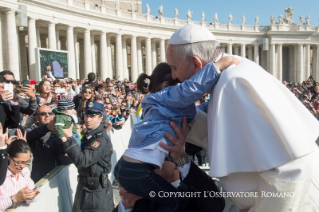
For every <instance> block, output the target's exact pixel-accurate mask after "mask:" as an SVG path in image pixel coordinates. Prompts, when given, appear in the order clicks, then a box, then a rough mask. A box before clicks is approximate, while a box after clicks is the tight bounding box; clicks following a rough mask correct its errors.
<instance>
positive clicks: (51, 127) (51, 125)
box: [47, 119, 55, 131]
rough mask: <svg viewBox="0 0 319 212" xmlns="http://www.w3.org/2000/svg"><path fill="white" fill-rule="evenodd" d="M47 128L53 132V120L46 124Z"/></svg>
mask: <svg viewBox="0 0 319 212" xmlns="http://www.w3.org/2000/svg"><path fill="white" fill-rule="evenodd" d="M47 128H48V130H50V131H55V121H54V119H52V120H51V121H50V122H49V123H48V124H47Z"/></svg>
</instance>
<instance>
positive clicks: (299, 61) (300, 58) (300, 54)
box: [297, 44, 304, 82]
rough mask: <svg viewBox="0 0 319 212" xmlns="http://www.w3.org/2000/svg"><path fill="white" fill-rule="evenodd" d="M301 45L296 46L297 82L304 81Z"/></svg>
mask: <svg viewBox="0 0 319 212" xmlns="http://www.w3.org/2000/svg"><path fill="white" fill-rule="evenodd" d="M303 54H304V52H303V44H298V78H297V80H298V82H302V81H303V80H304V70H303V68H304V58H303Z"/></svg>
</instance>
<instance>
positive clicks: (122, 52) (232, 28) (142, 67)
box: [0, 0, 319, 82]
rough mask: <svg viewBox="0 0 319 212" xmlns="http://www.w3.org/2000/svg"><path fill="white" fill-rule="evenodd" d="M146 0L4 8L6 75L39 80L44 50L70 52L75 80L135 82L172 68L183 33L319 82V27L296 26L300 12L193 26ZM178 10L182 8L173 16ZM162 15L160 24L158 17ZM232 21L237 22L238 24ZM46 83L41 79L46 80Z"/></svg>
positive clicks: (286, 76) (1, 64)
mask: <svg viewBox="0 0 319 212" xmlns="http://www.w3.org/2000/svg"><path fill="white" fill-rule="evenodd" d="M146 7H147V8H146V14H142V2H141V0H2V1H1V2H0V70H11V71H13V72H14V73H15V75H16V79H26V78H27V77H29V79H36V78H38V77H39V76H37V74H36V73H37V69H38V68H37V67H38V64H37V63H38V58H37V57H38V55H37V54H36V50H37V48H47V49H51V50H52V51H54V50H65V51H68V60H69V61H68V72H69V77H71V78H77V79H80V78H85V77H86V76H87V74H88V73H89V72H92V71H93V72H96V73H97V74H98V76H100V77H101V78H102V79H105V78H107V77H110V78H117V77H120V79H124V78H129V79H131V80H133V81H135V80H136V79H137V77H138V75H139V74H140V73H142V72H145V73H148V74H150V73H151V72H152V70H153V68H154V67H155V66H156V65H157V64H158V63H160V62H164V61H165V60H166V58H165V51H166V48H167V45H168V44H167V42H168V39H169V38H170V36H171V35H172V34H173V33H174V32H175V31H176V30H177V29H178V28H180V27H181V26H183V25H186V24H190V23H193V24H198V25H201V26H204V27H207V29H209V30H210V31H211V32H212V33H214V35H215V36H216V38H217V40H218V41H219V42H220V43H221V46H222V47H223V48H224V50H225V52H227V53H232V54H236V55H240V56H243V57H246V58H248V59H250V60H253V61H255V62H256V63H258V64H259V65H261V66H262V67H263V68H265V69H266V70H267V71H268V72H270V73H271V74H272V75H274V76H275V77H277V78H278V79H279V80H286V81H292V80H294V81H299V82H301V81H303V80H305V79H307V78H308V77H309V76H310V75H313V76H314V77H315V79H317V80H319V27H318V26H311V25H309V19H310V17H309V16H307V17H299V18H296V17H295V20H296V19H298V23H294V22H293V17H292V16H293V9H292V8H287V9H286V10H285V17H283V16H281V15H280V16H278V17H277V18H275V17H274V16H272V17H270V23H269V24H270V25H269V26H259V25H258V21H259V20H258V17H256V19H255V25H253V26H249V25H245V21H246V19H245V17H244V16H243V17H242V19H243V22H242V24H241V25H235V24H232V20H229V23H228V24H221V23H218V18H217V14H216V15H215V18H214V20H212V21H211V22H206V21H205V14H204V13H202V14H201V15H202V21H192V17H191V16H192V14H188V16H187V20H181V19H179V17H178V16H180V17H186V15H187V14H178V10H177V9H175V18H167V17H164V16H163V13H162V10H160V9H158V11H157V10H156V9H153V10H154V11H153V12H151V11H150V8H149V7H148V5H147V6H146ZM169 9H172V10H173V9H174V8H169ZM151 13H152V14H154V13H158V15H157V16H153V15H151ZM230 18H231V19H232V17H230ZM38 80H39V79H38Z"/></svg>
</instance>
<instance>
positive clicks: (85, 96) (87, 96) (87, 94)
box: [77, 86, 95, 120]
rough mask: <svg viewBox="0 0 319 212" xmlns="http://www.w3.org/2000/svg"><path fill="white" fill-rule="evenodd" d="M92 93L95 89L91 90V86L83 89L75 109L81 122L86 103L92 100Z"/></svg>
mask: <svg viewBox="0 0 319 212" xmlns="http://www.w3.org/2000/svg"><path fill="white" fill-rule="evenodd" d="M94 93H95V89H94V88H92V87H91V86H87V87H85V88H83V93H82V97H81V99H80V101H79V104H78V107H77V113H78V116H79V117H81V119H82V120H83V118H84V109H85V107H86V102H87V101H93V100H94Z"/></svg>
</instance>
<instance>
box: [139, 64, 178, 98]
mask: <svg viewBox="0 0 319 212" xmlns="http://www.w3.org/2000/svg"><path fill="white" fill-rule="evenodd" d="M165 81H167V82H168V84H169V85H176V84H177V83H178V81H177V80H173V78H172V73H171V67H170V66H169V65H168V64H167V63H160V64H158V65H157V66H156V67H155V69H154V70H153V72H152V75H151V76H148V75H147V74H144V73H142V74H140V76H139V77H138V79H137V82H136V86H137V90H138V91H139V92H140V93H142V94H147V93H149V92H150V93H155V92H157V91H159V90H161V85H162V83H163V82H165Z"/></svg>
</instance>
